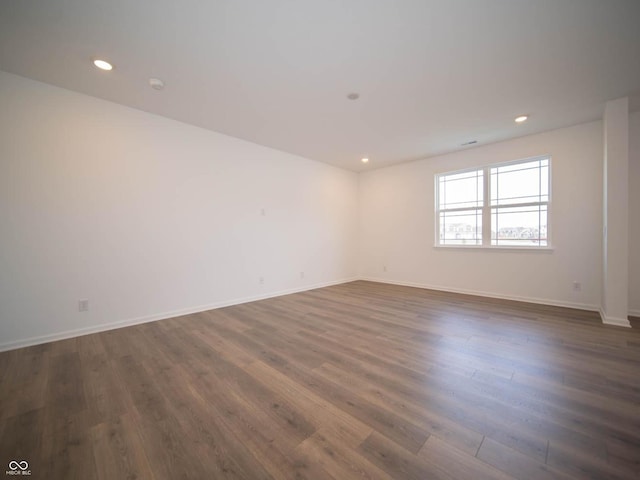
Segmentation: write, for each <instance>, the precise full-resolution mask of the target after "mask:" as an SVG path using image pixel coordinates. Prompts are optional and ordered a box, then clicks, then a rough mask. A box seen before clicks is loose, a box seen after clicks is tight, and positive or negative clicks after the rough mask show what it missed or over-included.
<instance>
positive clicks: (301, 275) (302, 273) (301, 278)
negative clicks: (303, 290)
mask: <svg viewBox="0 0 640 480" xmlns="http://www.w3.org/2000/svg"><path fill="white" fill-rule="evenodd" d="M300 280H304V272H300Z"/></svg>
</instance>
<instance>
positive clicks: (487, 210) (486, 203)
mask: <svg viewBox="0 0 640 480" xmlns="http://www.w3.org/2000/svg"><path fill="white" fill-rule="evenodd" d="M538 160H548V161H549V168H548V172H549V178H548V180H549V185H548V198H549V200H547V201H546V202H544V201H540V202H528V203H517V204H501V205H500V207H501V208H509V207H528V206H540V205H545V206H546V207H547V244H546V245H543V246H539V245H492V244H491V208H492V207H491V169H492V168H496V167H507V166H510V165H517V164H519V163H528V162H534V161H538ZM551 163H552V158H551V155H538V156H535V157H528V158H521V159H518V160H510V161H507V162H499V163H492V164H490V165H483V166H480V167H472V168H466V169H462V170H453V171H449V172H440V173H436V174H435V175H434V184H435V189H434V191H435V198H434V205H435V245H434V246H435V247H436V248H454V249H455V248H462V249H487V250H534V251H544V250H553V247H552V244H551V233H552V232H551V223H552V222H551V218H552V214H551V205H552V198H551V191H552V188H551V186H552V181H551V172H552V168H551ZM479 170H482V172H483V185H484V190H483V195H482V209H481V210H482V244H468V245H464V244H462V245H461V244H443V243H440V212H447V211H449V212H455V211H457V210H460V211H462V210H472V209H473V208H468V207H462V208H449V209H440V177H444V176H447V175H457V174H463V173H469V172H476V171H479Z"/></svg>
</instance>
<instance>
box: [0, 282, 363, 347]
mask: <svg viewBox="0 0 640 480" xmlns="http://www.w3.org/2000/svg"><path fill="white" fill-rule="evenodd" d="M358 279H359V278H358V277H352V278H346V279H342V280H335V281H331V282H322V283H316V284H314V285H306V286H304V287H298V288H290V289H286V290H280V291H277V292H271V293H266V294H262V295H252V296H250V297H242V298H236V299H233V300H228V301H222V302H216V303H211V304H207V305H199V306H196V307H188V308H183V309H180V310H173V311H170V312H164V313H157V314H153V315H146V316H143V317H137V318H130V319H126V320H120V321H116V322H110V323H103V324H100V325H92V326H90V327H85V328H78V329H74V330H67V331H64V332H58V333H52V334H48V335H41V336H38V337H30V338H25V339H21V340H14V341H11V342H7V343H2V344H0V352H4V351H7V350H14V349H16V348H22V347H30V346H32V345H39V344H41V343H49V342H55V341H56V340H65V339H67V338H73V337H80V336H82V335H89V334H91V333H98V332H106V331H108V330H115V329H117V328H123V327H129V326H132V325H139V324H142V323H148V322H155V321H157V320H165V319H168V318H174V317H180V316H183V315H189V314H192V313H199V312H205V311H207V310H215V309H216V308H223V307H230V306H232V305H240V304H242V303H249V302H255V301H257V300H265V299H267V298H273V297H281V296H283V295H290V294H292V293H299V292H306V291H307V290H314V289H316V288H323V287H330V286H332V285H340V284H342V283H349V282H353V281H355V280H358Z"/></svg>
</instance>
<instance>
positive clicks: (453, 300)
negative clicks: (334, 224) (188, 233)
mask: <svg viewBox="0 0 640 480" xmlns="http://www.w3.org/2000/svg"><path fill="white" fill-rule="evenodd" d="M0 379H1V380H0V381H1V383H0V388H1V390H0V391H1V393H0V460H1V461H2V462H4V465H5V469H6V468H8V467H6V466H7V465H8V464H9V462H10V461H23V460H26V461H27V462H28V463H29V469H30V470H31V473H32V475H31V478H43V479H54V480H56V479H64V480H70V479H84V480H86V479H94V478H95V479H109V480H112V479H147V478H149V479H172V480H173V479H181V478H185V479H187V478H188V479H217V478H241V479H251V480H253V479H268V478H273V479H304V478H307V479H336V480H348V479H362V478H375V479H419V480H425V479H473V480H475V479H511V478H517V479H523V480H532V479H569V478H575V479H587V478H593V479H638V478H640V334H639V333H638V330H636V329H624V328H619V327H609V326H605V325H602V324H601V322H600V319H599V317H598V315H597V314H595V313H591V312H583V311H579V310H571V309H563V308H555V307H546V306H540V305H532V304H525V303H517V302H510V301H501V300H491V299H486V298H480V297H471V296H465V295H456V294H448V293H442V292H435V291H429V290H421V289H415V288H408V287H399V286H391V285H382V284H376V283H371V282H364V281H359V282H353V283H349V284H345V285H339V286H335V287H329V288H324V289H318V290H312V291H308V292H304V293H298V294H294V295H288V296H284V297H279V298H274V299H269V300H263V301H260V302H254V303H249V304H244V305H239V306H234V307H228V308H223V309H219V310H213V311H209V312H205V313H199V314H194V315H189V316H185V317H179V318H174V319H170V320H164V321H159V322H153V323H148V324H144V325H139V326H134V327H128V328H123V329H119V330H113V331H109V332H103V333H99V334H94V335H87V336H83V337H79V338H74V339H70V340H64V341H59V342H54V343H49V344H45V345H38V346H34V347H29V348H23V349H20V350H14V351H10V352H4V353H1V354H0ZM7 478H9V477H7Z"/></svg>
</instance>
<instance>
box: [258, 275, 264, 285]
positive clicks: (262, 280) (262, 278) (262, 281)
mask: <svg viewBox="0 0 640 480" xmlns="http://www.w3.org/2000/svg"><path fill="white" fill-rule="evenodd" d="M258 281H259V282H260V285H264V277H260V278H259V279H258Z"/></svg>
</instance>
